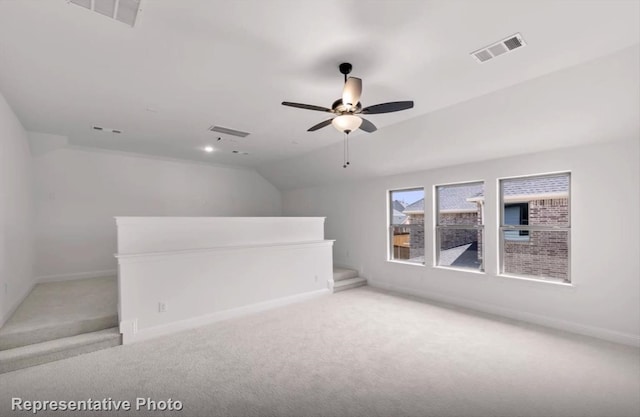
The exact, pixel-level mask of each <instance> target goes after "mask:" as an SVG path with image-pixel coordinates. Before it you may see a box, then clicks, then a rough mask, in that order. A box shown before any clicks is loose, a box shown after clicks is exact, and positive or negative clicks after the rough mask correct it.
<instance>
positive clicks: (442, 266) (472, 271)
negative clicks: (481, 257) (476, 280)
mask: <svg viewBox="0 0 640 417" xmlns="http://www.w3.org/2000/svg"><path fill="white" fill-rule="evenodd" d="M433 268H436V269H444V270H449V271H458V272H471V273H472V274H480V275H487V272H486V271H484V270H482V271H481V270H479V269H471V268H460V267H455V266H447V265H433Z"/></svg>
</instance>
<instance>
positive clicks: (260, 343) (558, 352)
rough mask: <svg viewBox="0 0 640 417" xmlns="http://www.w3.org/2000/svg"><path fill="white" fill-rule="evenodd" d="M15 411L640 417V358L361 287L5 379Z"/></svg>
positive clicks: (2, 397)
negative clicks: (61, 404)
mask: <svg viewBox="0 0 640 417" xmlns="http://www.w3.org/2000/svg"><path fill="white" fill-rule="evenodd" d="M12 397H20V398H22V399H23V400H83V399H87V398H89V397H90V398H92V399H100V400H101V399H104V398H112V399H114V400H130V401H135V398H136V397H150V398H151V399H153V400H156V401H160V400H166V399H168V398H172V399H174V400H180V401H182V403H183V405H184V408H183V410H182V412H180V413H175V412H166V413H162V412H148V411H146V409H145V408H144V407H143V410H142V411H141V414H144V415H184V416H218V415H220V416H545V417H546V416H572V417H573V416H598V417H603V416H615V417H620V416H638V415H640V353H639V351H638V349H634V348H631V347H625V346H621V345H616V344H612V343H608V342H604V341H599V340H596V339H590V338H586V337H581V336H576V335H571V334H566V333H562V332H558V331H553V330H547V329H544V328H541V327H537V326H533V325H528V324H523V323H518V322H514V321H509V320H506V319H499V318H496V317H491V316H485V315H480V314H477V313H472V312H469V311H465V310H462V309H455V308H450V307H446V306H441V305H436V304H429V303H425V302H420V301H417V300H414V299H411V298H407V297H401V296H397V295H393V294H389V293H386V292H383V291H379V290H376V289H372V288H370V287H363V288H358V289H354V290H350V291H345V292H341V293H338V294H334V295H329V296H324V297H321V298H318V299H314V300H311V301H307V302H304V303H299V304H293V305H290V306H286V307H283V308H279V309H275V310H271V311H268V312H265V313H261V314H256V315H252V316H247V317H243V318H239V319H234V320H229V321H226V322H221V323H217V324H213V325H210V326H206V327H202V328H199V329H196V330H192V331H187V332H183V333H179V334H175V335H172V336H168V337H163V338H158V339H156V340H152V341H148V342H142V343H139V344H135V345H129V346H119V347H116V348H112V349H107V350H103V351H99V352H94V353H89V354H86V355H82V356H78V357H75V358H71V359H66V360H63V361H58V362H53V363H49V364H46V365H41V366H37V367H33V368H29V369H23V370H19V371H15V372H11V373H7V374H4V375H0V415H2V416H9V415H14V413H11V411H10V407H11V398H12ZM16 414H18V415H28V414H31V413H29V412H26V411H22V412H20V413H16ZM132 414H135V413H134V412H129V413H120V414H118V413H102V414H100V415H132ZM38 415H65V416H66V415H74V414H73V413H69V412H64V413H61V412H48V413H47V412H41V413H38ZM75 415H87V413H80V414H75Z"/></svg>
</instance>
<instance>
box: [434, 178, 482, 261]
mask: <svg viewBox="0 0 640 417" xmlns="http://www.w3.org/2000/svg"><path fill="white" fill-rule="evenodd" d="M473 184H482V185H483V187H484V189H485V190H486V181H485V180H474V181H463V182H452V183H446V184H434V186H433V216H434V218H433V225H434V226H433V228H434V231H433V238H434V247H433V251H434V253H433V267H434V268H443V269H452V270H456V271H462V272H472V273H476V274H486V269H485V258H486V257H485V253H486V251H485V250H484V249H485V247H486V236H485V232H484V226H485V215H486V213H485V208H486V205H485V204H484V203H482V205H483V206H484V207H483V210H482V213H481V214H482V217H481V218H482V224H480V225H478V224H473V225H472V224H449V225H443V224H440V199H439V196H438V188H439V187H455V186H465V185H473ZM483 198H484V195H483ZM442 229H449V230H454V229H461V230H468V229H476V230H480V231H481V232H482V263H481V264H480V268H478V269H472V268H462V267H456V266H449V265H440V243H441V230H442Z"/></svg>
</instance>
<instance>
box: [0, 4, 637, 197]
mask: <svg viewBox="0 0 640 417" xmlns="http://www.w3.org/2000/svg"><path fill="white" fill-rule="evenodd" d="M638 16H640V9H639V3H638V2H637V1H615V0H602V1H597V0H594V1H582V0H577V1H569V0H564V1H543V2H541V1H517V2H504V1H455V0H442V1H426V0H417V1H388V2H382V1H376V2H363V1H355V0H354V1H348V0H342V1H322V2H311V1H293V0H291V1H283V0H269V1H264V0H259V1H258V0H256V1H212V0H201V1H198V0H181V1H155V0H143V1H142V10H141V11H140V13H139V16H138V22H137V24H136V26H135V27H134V28H131V27H128V26H126V25H124V24H122V23H119V22H117V21H114V20H111V19H108V18H106V17H104V16H101V15H99V14H96V13H92V12H90V11H88V10H86V9H83V8H82V7H78V6H76V5H73V4H70V3H68V2H66V1H65V0H48V1H0V91H2V93H3V94H4V96H5V97H6V98H7V101H8V102H9V103H10V105H11V106H12V107H13V108H14V110H15V111H16V113H17V114H18V116H19V118H20V119H21V121H22V122H23V124H24V125H25V127H26V128H27V129H28V130H30V131H34V132H41V133H45V134H51V135H59V136H66V137H68V141H69V144H70V145H75V146H83V147H89V148H96V149H108V150H114V151H124V152H136V153H141V154H148V155H155V156H162V157H171V158H182V159H188V160H194V161H200V162H207V163H213V164H220V163H222V164H232V165H242V166H249V167H260V170H261V172H263V173H265V175H267V176H272V177H273V180H274V181H276V182H277V183H279V184H280V185H282V186H285V185H286V186H292V183H291V182H290V181H288V180H282V176H283V174H282V173H281V172H280V173H279V171H278V170H277V169H274V165H276V166H277V165H282V169H283V170H284V171H283V172H285V171H286V172H288V171H290V170H293V169H295V170H296V172H298V171H300V174H301V175H307V170H308V169H309V168H310V167H309V166H304V165H301V166H299V165H297V164H299V161H309V163H311V164H312V165H313V164H316V163H317V164H318V169H317V172H314V173H313V174H309V175H313V176H322V175H325V172H324V171H323V168H322V167H324V165H322V164H321V163H320V162H319V161H321V160H322V158H320V159H317V158H311V157H310V156H309V155H310V154H309V153H310V152H317V153H318V154H317V155H318V156H320V157H321V156H322V155H324V154H327V155H329V154H331V155H333V149H334V147H336V146H337V147H339V146H340V145H339V143H340V142H341V140H342V137H341V135H340V134H339V133H338V132H337V131H335V130H334V129H332V128H331V127H328V128H325V129H323V130H321V131H318V132H315V133H307V132H306V129H307V128H308V127H309V126H311V125H313V124H315V123H317V122H319V121H321V120H323V119H324V118H325V115H323V114H322V113H316V112H310V111H303V110H297V109H291V108H285V107H283V106H281V105H280V102H281V101H283V100H290V101H299V102H306V103H311V104H318V105H324V106H327V105H330V103H331V102H333V100H335V99H336V98H338V97H339V95H340V92H341V86H342V79H341V76H340V74H339V73H338V71H337V65H338V64H339V63H340V62H343V61H349V62H351V63H353V65H354V72H353V74H354V75H356V76H359V77H361V78H363V80H364V93H363V97H362V100H363V102H364V104H365V105H367V104H374V103H377V102H381V101H390V100H405V99H413V100H415V102H416V107H415V108H414V109H412V110H409V111H406V112H401V113H397V114H389V115H377V116H372V117H371V120H372V121H373V122H374V123H376V124H377V125H378V127H379V128H380V129H381V130H380V131H379V132H377V133H375V134H372V135H363V134H360V135H354V138H353V143H354V158H353V159H354V163H355V162H357V161H358V160H357V159H356V155H360V156H358V158H361V156H362V155H364V156H366V155H368V154H371V158H372V160H375V158H374V156H375V155H377V154H378V153H379V152H381V150H383V149H384V150H385V152H386V150H389V149H390V150H391V151H392V153H389V154H388V155H387V159H389V160H390V161H386V162H385V163H384V164H379V163H378V162H376V163H375V172H385V173H387V172H395V171H397V170H398V169H406V168H407V167H409V166H417V165H419V166H421V167H422V166H425V164H427V163H429V161H428V160H427V159H428V158H434V159H435V160H437V162H438V163H442V162H443V161H450V162H452V161H454V160H456V161H457V160H458V159H455V158H452V157H448V156H446V155H449V154H451V155H453V154H456V153H458V152H462V153H465V152H467V151H468V150H469V149H474V155H476V157H486V155H487V154H494V153H495V152H498V153H508V152H509V150H510V149H512V148H516V149H517V150H521V149H522V147H521V146H520V145H517V144H516V142H509V141H506V142H504V143H497V141H496V143H493V142H492V141H491V140H488V139H486V138H483V139H482V140H480V139H477V141H476V142H474V145H473V146H472V147H471V148H470V147H469V146H470V145H469V144H468V143H467V142H460V141H462V139H460V140H455V141H454V140H449V141H442V140H439V138H437V137H434V136H428V137H427V136H425V135H417V134H416V133H415V132H416V129H417V131H420V132H428V131H433V130H434V129H436V128H435V127H429V126H428V124H429V123H428V122H429V121H430V120H431V119H433V120H438V117H444V116H438V114H448V113H438V111H441V110H442V109H446V108H449V107H450V106H452V105H454V104H456V103H467V102H469V100H472V99H474V98H477V97H480V96H483V95H486V94H490V93H492V92H496V91H499V90H502V89H505V88H506V87H509V86H513V85H517V84H520V83H523V82H525V81H527V80H533V79H537V78H539V77H542V76H544V75H545V74H552V73H554V72H557V71H560V70H563V69H566V68H570V67H573V66H576V65H579V64H584V63H587V62H589V61H591V60H594V59H597V58H601V57H605V56H609V55H611V54H614V53H615V52H616V51H620V50H623V49H625V48H629V47H632V46H633V45H637V44H638V42H639V41H640V39H639V33H640V25H639V23H638V20H639V17H638ZM516 32H520V33H521V34H522V35H523V37H524V39H525V40H526V41H527V43H528V45H527V46H526V47H525V48H523V49H521V50H518V51H515V52H513V53H511V54H509V55H506V56H502V57H499V58H496V59H495V60H492V61H489V62H487V63H485V64H482V65H480V64H478V63H476V62H475V61H474V60H473V59H472V58H471V57H470V56H469V52H471V51H473V50H475V49H477V48H480V47H483V46H486V45H488V44H490V43H492V42H494V41H497V40H499V39H502V38H504V37H506V36H509V35H512V34H514V33H516ZM632 53H635V52H632ZM627 64H628V62H625V63H623V65H627ZM585 65H587V64H585ZM602 65H604V66H607V64H606V63H605V64H602ZM612 71H613V72H612V74H613V75H615V70H612ZM620 71H624V69H620ZM632 78H633V77H632ZM635 79H636V81H637V78H635ZM585 83H586V84H588V81H585ZM583 85H584V84H583ZM614 87H615V86H614ZM578 89H579V88H578ZM596 91H600V90H597V89H596ZM607 91H608V90H607V89H606V88H603V91H600V93H601V94H605V95H606V94H608V93H607ZM546 97H547V98H548V100H549V101H550V102H553V101H554V99H553V96H546ZM518 100H524V102H514V103H509V104H508V105H506V104H505V107H508V108H512V109H515V108H525V109H528V110H531V109H529V108H528V107H527V103H526V102H527V101H528V100H529V98H528V96H527V95H526V94H522V95H521V96H519V98H518ZM551 104H553V103H551ZM564 104H565V105H572V104H576V105H579V104H582V103H581V102H575V103H574V102H564ZM460 105H461V106H463V107H462V109H464V108H466V107H464V106H466V104H460ZM539 105H541V104H539ZM481 107H483V106H481ZM555 110H556V111H562V110H564V109H562V110H561V109H560V108H559V107H556V108H555ZM460 111H462V110H460ZM509 114H510V116H509V117H513V113H509ZM465 116H466V117H465V119H464V120H449V121H448V123H452V124H456V125H460V126H459V128H460V129H465V126H472V125H474V124H477V123H480V124H482V123H483V122H481V121H480V120H474V118H479V117H480V116H479V115H478V113H474V112H470V113H469V114H465ZM576 117H577V116H576ZM538 120H541V119H538ZM440 123H445V121H441V122H440ZM213 124H217V125H222V126H226V127H231V128H235V129H239V130H243V131H247V132H250V133H251V135H249V136H248V137H247V138H244V139H242V138H234V137H230V136H225V135H218V134H214V133H211V132H208V131H207V128H208V127H209V126H211V125H213ZM405 124H406V127H401V126H404V125H405ZM92 125H100V126H103V127H107V128H116V129H121V130H122V131H124V133H123V134H121V135H115V134H111V133H107V134H105V133H97V132H94V131H92V129H91V126H92ZM389 132H395V133H389ZM463 132H464V131H463V130H461V131H460V133H459V135H458V136H459V137H462V136H464V135H463ZM477 132H478V130H477V129H471V128H470V127H469V132H467V133H468V134H469V135H474V134H475V136H476V137H477V136H478V133H477ZM403 133H407V134H403ZM481 136H483V137H484V136H486V133H483V134H482V135H481ZM218 137H221V140H220V141H218V140H217V138H218ZM425 138H426V139H425ZM359 140H361V142H360V143H361V144H365V143H372V144H375V143H378V142H384V143H383V144H381V145H380V146H381V148H380V149H378V148H376V147H371V148H368V147H364V148H362V149H358V145H357V141H359ZM424 140H428V141H429V142H428V143H429V146H428V153H429V155H430V156H429V157H426V156H424V155H423V154H424V152H423V149H422V148H416V147H418V146H421V145H418V143H423V142H421V141H424ZM469 140H471V139H469ZM523 140H524V139H523ZM554 143H555V142H554ZM206 145H213V146H214V147H216V149H217V151H216V152H213V153H212V154H206V153H204V152H203V150H202V149H203V147H204V146H206ZM463 145H464V146H463ZM543 146H548V144H547V145H543V144H541V145H540V147H543ZM232 150H240V151H245V152H248V153H249V155H248V156H241V155H236V154H233V153H232V152H231V151H232ZM402 151H404V152H409V153H411V152H412V151H413V155H411V158H413V159H412V160H411V161H407V160H406V159H400V160H396V157H398V156H399V155H397V154H398V153H400V152H402ZM298 158H301V159H298ZM362 159H364V158H362ZM362 159H361V160H360V162H361V161H362ZM283 160H284V161H289V163H287V164H281V163H280V161H283ZM312 161H313V162H312ZM326 162H327V163H329V159H327V161H326ZM330 162H331V164H333V165H331V166H339V162H340V161H338V164H335V163H334V159H331V160H330ZM327 166H329V165H327ZM367 170H369V171H366V172H372V170H373V168H367ZM309 172H311V171H309ZM355 174H356V169H355V165H354V169H353V170H352V172H351V173H349V174H346V175H355ZM286 175H290V173H287V174H286ZM296 175H298V174H296ZM341 175H342V174H341ZM306 182H307V183H309V181H306ZM300 184H302V182H301V183H300Z"/></svg>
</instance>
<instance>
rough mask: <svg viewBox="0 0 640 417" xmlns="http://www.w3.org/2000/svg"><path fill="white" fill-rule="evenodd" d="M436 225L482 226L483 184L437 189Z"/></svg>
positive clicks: (449, 186) (444, 186)
mask: <svg viewBox="0 0 640 417" xmlns="http://www.w3.org/2000/svg"><path fill="white" fill-rule="evenodd" d="M436 190H437V196H438V224H439V225H447V224H463V225H464V224H468V225H476V224H482V222H483V216H482V202H483V201H484V183H482V182H476V183H469V184H460V185H441V186H439V187H437V189H436Z"/></svg>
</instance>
